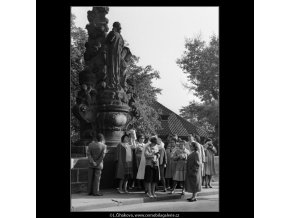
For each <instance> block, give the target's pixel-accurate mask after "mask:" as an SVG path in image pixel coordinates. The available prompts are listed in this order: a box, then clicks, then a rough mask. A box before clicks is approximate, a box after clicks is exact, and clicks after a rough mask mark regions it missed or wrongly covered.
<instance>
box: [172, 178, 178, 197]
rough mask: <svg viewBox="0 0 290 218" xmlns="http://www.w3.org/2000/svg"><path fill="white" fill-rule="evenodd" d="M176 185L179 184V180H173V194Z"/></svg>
mask: <svg viewBox="0 0 290 218" xmlns="http://www.w3.org/2000/svg"><path fill="white" fill-rule="evenodd" d="M176 186H177V181H175V180H173V187H172V189H171V194H172V193H174V192H175V189H176Z"/></svg>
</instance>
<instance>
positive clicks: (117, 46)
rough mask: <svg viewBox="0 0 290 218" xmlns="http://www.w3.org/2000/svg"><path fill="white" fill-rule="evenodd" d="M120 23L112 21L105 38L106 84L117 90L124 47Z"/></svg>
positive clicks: (119, 86)
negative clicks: (110, 29)
mask: <svg viewBox="0 0 290 218" xmlns="http://www.w3.org/2000/svg"><path fill="white" fill-rule="evenodd" d="M120 33H121V24H120V23H119V22H114V23H113V29H112V31H110V32H109V34H108V35H107V38H106V45H107V57H106V58H107V60H106V65H107V81H108V82H107V85H108V86H109V88H114V89H117V90H119V89H120V88H121V85H120V77H121V75H120V74H121V73H120V71H121V60H122V50H123V48H124V40H123V37H122V36H121V34H120Z"/></svg>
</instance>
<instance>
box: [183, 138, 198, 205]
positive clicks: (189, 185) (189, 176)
mask: <svg viewBox="0 0 290 218" xmlns="http://www.w3.org/2000/svg"><path fill="white" fill-rule="evenodd" d="M192 145H193V152H192V153H191V154H190V155H189V156H188V158H187V164H186V177H185V191H187V192H191V193H192V197H191V198H188V199H187V200H188V201H190V202H192V201H197V199H196V193H197V192H200V191H201V160H200V155H199V153H198V147H197V144H196V143H195V142H192Z"/></svg>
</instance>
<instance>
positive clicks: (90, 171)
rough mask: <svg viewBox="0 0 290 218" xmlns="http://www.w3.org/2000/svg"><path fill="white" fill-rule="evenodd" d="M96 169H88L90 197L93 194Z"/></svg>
mask: <svg viewBox="0 0 290 218" xmlns="http://www.w3.org/2000/svg"><path fill="white" fill-rule="evenodd" d="M93 173H94V168H91V167H89V169H88V195H92V194H93V179H94V176H93Z"/></svg>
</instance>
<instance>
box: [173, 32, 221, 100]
mask: <svg viewBox="0 0 290 218" xmlns="http://www.w3.org/2000/svg"><path fill="white" fill-rule="evenodd" d="M185 49H186V51H185V52H184V54H183V56H182V57H181V58H180V59H177V64H178V66H179V67H181V69H182V70H183V72H184V73H185V74H186V75H187V78H188V79H189V81H190V82H191V84H190V85H188V86H187V87H188V88H189V89H190V90H192V91H194V95H196V96H197V97H199V98H200V99H201V100H202V101H209V102H211V101H212V100H218V97H219V39H218V38H217V37H216V36H215V35H213V36H212V37H211V41H210V43H209V45H206V43H205V41H202V40H201V39H200V37H197V38H195V39H186V42H185Z"/></svg>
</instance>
